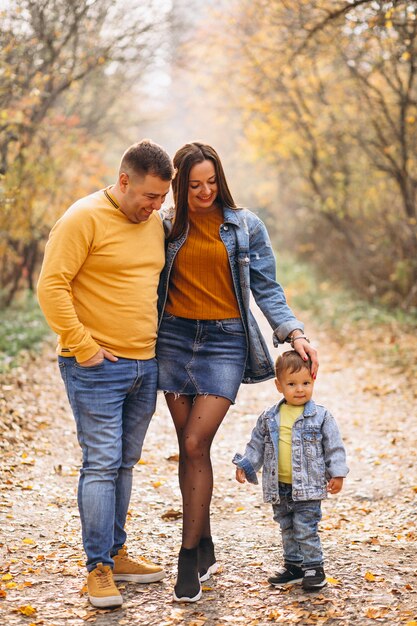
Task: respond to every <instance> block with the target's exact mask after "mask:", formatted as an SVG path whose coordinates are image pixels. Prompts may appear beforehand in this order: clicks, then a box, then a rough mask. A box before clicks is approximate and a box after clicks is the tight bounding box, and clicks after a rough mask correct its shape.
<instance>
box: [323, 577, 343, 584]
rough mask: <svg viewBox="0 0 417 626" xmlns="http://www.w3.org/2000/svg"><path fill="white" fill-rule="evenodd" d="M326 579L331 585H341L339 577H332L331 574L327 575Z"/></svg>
mask: <svg viewBox="0 0 417 626" xmlns="http://www.w3.org/2000/svg"><path fill="white" fill-rule="evenodd" d="M326 580H327V582H328V583H329V584H330V585H340V580H338V579H337V578H332V577H331V576H326Z"/></svg>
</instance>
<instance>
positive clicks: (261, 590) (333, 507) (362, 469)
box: [0, 325, 417, 626]
mask: <svg viewBox="0 0 417 626" xmlns="http://www.w3.org/2000/svg"><path fill="white" fill-rule="evenodd" d="M265 330H266V332H268V330H267V329H265ZM309 330H310V334H311V335H313V336H314V338H315V343H316V344H317V346H318V348H319V350H320V356H321V369H320V374H319V377H318V380H317V383H316V390H315V395H314V397H315V400H316V401H317V402H319V403H322V404H324V405H325V406H327V407H328V408H329V409H330V410H331V411H332V413H333V414H334V415H335V417H336V418H337V420H338V422H339V425H340V428H341V431H342V433H343V436H344V440H345V443H346V447H347V450H348V456H349V465H350V468H351V472H350V474H349V476H348V478H347V480H346V481H345V488H344V490H343V491H342V493H341V494H339V495H338V496H336V497H331V498H329V499H328V500H327V501H325V503H324V505H323V521H322V523H321V538H322V542H323V548H324V552H325V556H326V573H327V576H328V583H329V584H328V586H327V587H326V588H324V589H323V590H322V591H321V592H320V593H315V594H305V593H303V591H302V589H301V588H300V587H299V586H296V585H294V586H291V587H288V588H286V589H283V590H280V589H274V588H271V587H270V586H269V585H268V583H267V582H266V578H267V576H268V574H269V573H270V572H273V571H274V570H275V569H277V567H278V566H279V565H280V564H281V546H280V536H279V531H278V528H277V526H276V524H275V523H274V522H273V520H272V516H271V510H270V507H269V505H265V504H262V502H261V500H262V496H261V489H260V487H255V486H252V485H247V484H246V485H238V483H237V482H236V481H235V479H234V466H233V465H232V463H231V459H232V457H233V454H234V453H235V452H236V451H238V450H240V451H242V450H243V446H244V444H245V442H246V441H247V440H248V437H249V435H250V432H251V429H252V427H253V425H254V422H255V420H256V417H257V415H258V414H259V413H260V411H261V410H262V409H263V408H264V407H265V406H268V405H271V404H273V403H275V402H276V400H277V396H276V392H275V387H274V385H273V383H272V382H268V383H262V384H259V385H250V386H248V385H244V386H242V388H241V391H240V392H239V396H238V400H237V403H236V405H235V406H234V407H233V408H232V409H231V410H230V412H229V414H228V416H227V418H226V420H225V422H224V424H223V425H222V427H221V429H220V431H219V433H218V436H217V439H216V440H215V443H214V445H213V459H214V471H215V488H214V497H213V506H212V510H213V536H214V540H215V544H216V548H217V558H218V561H219V562H220V564H221V567H220V569H219V572H218V573H217V574H215V575H214V576H213V578H212V579H211V580H210V581H207V583H205V584H204V593H203V597H202V600H201V601H199V602H198V603H196V604H192V605H181V604H177V603H174V602H173V601H172V588H173V584H174V582H175V565H176V558H177V553H178V550H179V547H180V540H181V519H180V515H181V513H180V492H179V489H178V485H177V465H178V457H177V446H176V439H175V434H174V429H173V426H172V424H171V421H170V418H169V415H168V413H167V409H166V407H165V404H164V399H163V397H160V398H159V401H158V408H157V412H156V415H155V417H154V419H153V421H152V424H151V427H150V431H149V434H148V437H147V439H146V442H145V447H144V451H143V458H142V459H141V462H140V463H139V464H138V465H137V467H136V468H135V477H134V492H133V497H132V502H131V507H130V513H129V519H128V532H129V543H128V548H129V550H130V552H131V554H132V555H135V554H137V555H145V556H147V557H149V558H151V559H152V560H155V561H157V562H160V563H162V564H163V565H164V567H165V568H166V570H167V577H166V578H165V579H164V580H163V581H162V582H161V583H156V584H152V585H138V584H133V583H125V584H122V585H120V588H121V591H122V594H123V597H124V604H123V607H122V608H120V609H118V610H115V611H100V610H96V609H94V608H93V607H91V606H90V605H89V603H88V601H87V597H86V595H85V589H84V584H85V569H84V555H83V551H82V546H81V542H80V532H79V530H80V529H79V526H80V524H79V516H78V510H77V502H76V489H77V475H78V468H79V462H80V454H79V449H78V444H77V442H76V437H75V428H74V424H73V420H72V416H71V413H70V410H69V408H68V405H67V401H66V396H65V392H64V388H63V385H62V383H61V381H60V378H59V373H58V370H57V367H56V362H55V357H54V353H53V347H52V346H48V345H47V346H46V347H45V350H44V352H43V353H42V354H40V355H39V356H38V357H36V359H35V360H31V361H29V362H28V363H27V364H25V365H24V366H21V367H19V368H17V369H15V370H13V371H12V372H11V373H9V374H7V375H3V376H2V377H1V380H0V382H1V394H0V425H1V429H2V433H1V435H2V436H1V443H0V447H1V458H0V467H1V483H0V490H1V492H0V525H1V535H0V555H1V562H0V569H1V572H0V623H1V624H4V625H7V626H18V625H19V626H20V625H23V624H25V625H30V626H33V625H35V624H36V625H51V626H62V625H74V626H78V625H80V624H83V623H86V624H95V625H96V626H113V625H114V626H116V625H120V626H124V625H135V624H138V625H139V624H140V625H142V626H170V625H180V624H185V625H187V626H227V625H229V624H242V625H243V626H260V625H269V624H285V625H291V624H301V625H307V624H312V625H321V624H326V625H329V626H330V625H337V624H358V625H360V626H367V625H371V624H378V623H379V624H387V625H396V624H405V625H408V626H417V560H416V556H417V555H416V552H417V551H416V539H417V527H416V522H417V474H416V469H415V456H414V455H415V450H416V449H417V420H416V417H415V405H416V397H417V393H416V388H415V386H414V385H413V384H412V382H410V381H411V380H412V379H411V378H410V377H407V376H405V375H404V374H403V373H402V372H401V371H400V370H397V369H393V368H389V367H387V363H386V362H384V363H381V362H377V361H376V360H375V359H374V354H373V348H372V342H370V341H363V342H362V343H361V344H360V345H354V344H353V343H346V342H345V344H344V345H343V347H342V346H341V345H338V344H336V343H333V342H332V341H329V335H328V333H325V332H324V331H319V330H314V331H313V329H312V327H311V325H309ZM411 347H412V348H413V349H414V350H415V349H416V344H414V347H413V346H411Z"/></svg>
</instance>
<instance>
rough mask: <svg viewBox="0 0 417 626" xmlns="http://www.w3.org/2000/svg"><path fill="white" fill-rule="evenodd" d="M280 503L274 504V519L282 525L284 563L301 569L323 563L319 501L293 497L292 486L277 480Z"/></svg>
mask: <svg viewBox="0 0 417 626" xmlns="http://www.w3.org/2000/svg"><path fill="white" fill-rule="evenodd" d="M279 498H280V502H279V504H273V505H272V508H273V511H274V520H275V521H276V522H278V523H279V525H280V527H281V536H282V549H283V553H284V561H285V563H288V564H291V565H297V566H298V567H302V568H303V569H309V568H311V567H318V566H319V565H323V552H322V549H321V543H320V538H319V535H318V524H319V521H320V520H321V500H302V501H295V502H294V500H293V499H292V485H287V484H286V483H279Z"/></svg>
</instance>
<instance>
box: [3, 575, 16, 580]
mask: <svg viewBox="0 0 417 626" xmlns="http://www.w3.org/2000/svg"><path fill="white" fill-rule="evenodd" d="M12 578H13V576H12V575H11V574H5V575H4V576H2V577H1V579H2V580H12Z"/></svg>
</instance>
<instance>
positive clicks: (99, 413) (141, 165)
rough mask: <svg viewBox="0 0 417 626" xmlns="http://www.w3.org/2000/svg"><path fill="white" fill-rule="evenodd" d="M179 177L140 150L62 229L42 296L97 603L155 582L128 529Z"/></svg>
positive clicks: (155, 149)
mask: <svg viewBox="0 0 417 626" xmlns="http://www.w3.org/2000/svg"><path fill="white" fill-rule="evenodd" d="M172 176H173V167H172V163H171V160H170V158H169V156H168V154H167V153H166V152H165V151H164V150H163V149H162V148H161V147H160V146H158V145H157V144H155V143H153V142H151V141H149V140H143V141H141V142H139V143H137V144H134V145H133V146H131V147H130V148H128V150H127V151H126V152H125V153H124V155H123V157H122V160H121V163H120V169H119V176H118V180H117V182H116V183H115V184H114V185H111V186H110V187H108V188H106V189H103V190H101V191H98V192H96V193H93V194H91V195H89V196H87V197H85V198H82V199H81V200H78V201H77V202H75V204H73V205H72V206H71V207H70V208H69V209H68V210H67V211H66V212H65V213H64V215H63V216H62V217H61V218H60V219H59V220H58V222H57V223H56V224H55V226H54V227H53V229H52V231H51V234H50V237H49V241H48V243H47V245H46V249H45V258H44V261H43V266H42V270H41V274H40V278H39V284H38V296H39V302H40V305H41V308H42V310H43V312H44V315H45V317H46V319H47V321H48V323H49V325H50V326H51V328H52V329H53V330H54V331H55V332H56V333H57V334H58V336H59V340H58V360H59V367H60V370H61V375H62V378H63V380H64V383H65V387H66V390H67V394H68V398H69V402H70V405H71V408H72V411H73V413H74V418H75V422H76V426H77V435H78V441H79V443H80V446H81V449H82V456H83V462H82V469H81V472H80V481H79V486H78V506H79V510H80V518H81V526H82V537H83V545H84V549H85V552H86V555H87V570H88V572H89V573H88V576H87V587H88V594H89V599H90V602H91V603H92V604H93V605H94V606H96V607H100V608H109V607H114V606H120V605H121V604H122V601H123V600H122V596H121V595H120V593H119V590H118V589H117V587H116V585H115V583H114V581H115V580H116V581H117V580H130V581H135V582H142V583H148V582H155V581H158V580H161V579H162V578H163V577H164V575H165V574H164V571H163V569H162V568H161V567H159V566H157V565H154V564H152V563H150V562H149V561H146V560H144V559H143V560H142V559H141V560H140V561H138V562H135V561H133V560H132V559H130V558H129V557H128V555H127V551H126V548H125V545H124V544H125V542H126V532H125V530H124V526H125V522H126V515H127V511H128V506H129V501H130V495H131V487H132V470H133V466H134V465H135V464H136V463H137V462H138V460H139V458H140V455H141V450H142V444H143V440H144V437H145V434H146V431H147V428H148V426H149V422H150V420H151V417H152V415H153V413H154V410H155V404H156V385H157V364H156V360H155V341H156V331H157V286H158V281H159V274H160V272H161V270H162V268H163V265H164V258H165V254H164V230H163V225H162V222H161V219H160V217H159V214H158V213H156V211H158V209H160V207H161V205H162V203H163V202H164V199H165V196H166V194H167V193H168V191H169V187H170V182H171V179H172Z"/></svg>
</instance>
